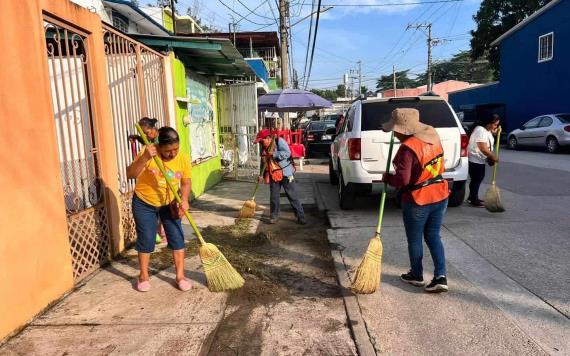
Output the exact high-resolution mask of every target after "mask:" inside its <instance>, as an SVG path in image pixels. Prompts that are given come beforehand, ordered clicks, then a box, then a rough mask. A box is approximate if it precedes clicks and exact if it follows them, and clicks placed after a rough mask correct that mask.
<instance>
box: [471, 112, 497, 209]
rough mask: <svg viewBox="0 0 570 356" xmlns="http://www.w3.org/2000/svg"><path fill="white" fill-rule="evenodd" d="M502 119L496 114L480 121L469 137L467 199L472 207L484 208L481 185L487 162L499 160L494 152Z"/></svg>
mask: <svg viewBox="0 0 570 356" xmlns="http://www.w3.org/2000/svg"><path fill="white" fill-rule="evenodd" d="M500 122H501V119H500V117H499V115H497V114H494V115H493V116H492V117H491V118H488V119H486V120H484V121H483V122H480V123H479V124H477V125H476V126H475V129H474V130H473V132H472V133H471V136H470V137H469V146H468V147H467V152H468V157H469V177H470V178H471V181H470V182H469V198H468V199H467V201H468V202H469V205H470V206H472V207H477V208H482V207H483V206H484V205H483V201H482V200H481V199H479V187H480V186H481V182H483V179H484V178H485V164H489V165H490V166H493V165H494V164H495V163H497V162H499V160H498V159H497V157H496V156H495V154H494V153H493V147H494V144H495V138H494V137H493V135H494V134H496V133H497V129H498V128H499V124H500Z"/></svg>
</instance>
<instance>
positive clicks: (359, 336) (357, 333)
mask: <svg viewBox="0 0 570 356" xmlns="http://www.w3.org/2000/svg"><path fill="white" fill-rule="evenodd" d="M331 235H334V236H336V231H334V230H331V229H329V230H327V239H328V240H329V244H330V245H331V254H332V256H333V259H334V265H335V269H336V273H337V276H338V281H339V284H340V285H341V287H342V288H343V289H344V291H343V292H344V293H343V297H342V298H343V301H344V309H345V311H346V317H347V323H348V326H349V327H350V330H351V332H352V335H353V339H354V344H355V345H356V350H357V352H358V354H359V355H361V356H369V355H370V356H372V355H376V348H375V347H374V345H373V343H372V341H371V340H370V335H369V334H368V330H367V329H366V322H365V321H364V319H363V318H362V313H361V311H360V305H359V304H358V297H357V296H356V294H354V293H353V292H352V291H351V290H350V279H349V275H348V271H347V269H346V265H345V264H344V259H343V257H342V254H341V251H342V249H343V246H341V245H339V244H338V243H337V242H336V241H335V240H336V239H335V238H332V239H331Z"/></svg>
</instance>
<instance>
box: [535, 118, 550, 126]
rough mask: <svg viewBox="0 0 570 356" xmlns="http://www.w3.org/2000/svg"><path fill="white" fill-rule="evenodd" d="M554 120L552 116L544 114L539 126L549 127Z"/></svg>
mask: <svg viewBox="0 0 570 356" xmlns="http://www.w3.org/2000/svg"><path fill="white" fill-rule="evenodd" d="M552 122H553V121H552V118H550V117H548V116H543V117H542V120H541V121H540V124H539V125H538V127H549V126H550V125H552Z"/></svg>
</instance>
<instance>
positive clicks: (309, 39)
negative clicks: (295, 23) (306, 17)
mask: <svg viewBox="0 0 570 356" xmlns="http://www.w3.org/2000/svg"><path fill="white" fill-rule="evenodd" d="M311 5H312V7H311V24H310V25H309V37H308V38H307V46H306V47H307V50H306V51H305V67H303V87H306V86H305V83H306V76H307V64H308V62H309V45H310V44H311V35H312V33H313V12H314V11H315V0H312V2H311Z"/></svg>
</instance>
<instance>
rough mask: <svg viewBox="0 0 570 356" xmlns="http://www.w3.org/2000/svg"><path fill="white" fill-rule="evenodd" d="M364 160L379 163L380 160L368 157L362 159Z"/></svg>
mask: <svg viewBox="0 0 570 356" xmlns="http://www.w3.org/2000/svg"><path fill="white" fill-rule="evenodd" d="M362 160H363V161H364V162H378V161H379V160H378V159H376V158H368V157H362Z"/></svg>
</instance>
